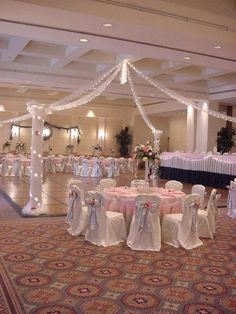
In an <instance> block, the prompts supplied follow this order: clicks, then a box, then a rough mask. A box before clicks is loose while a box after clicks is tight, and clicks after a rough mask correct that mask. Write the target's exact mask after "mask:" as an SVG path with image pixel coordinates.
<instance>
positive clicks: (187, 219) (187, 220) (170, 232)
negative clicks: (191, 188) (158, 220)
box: [161, 194, 203, 249]
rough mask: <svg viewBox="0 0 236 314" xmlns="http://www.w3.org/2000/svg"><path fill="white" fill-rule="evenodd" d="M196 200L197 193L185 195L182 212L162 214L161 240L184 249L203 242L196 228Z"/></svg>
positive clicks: (197, 200)
mask: <svg viewBox="0 0 236 314" xmlns="http://www.w3.org/2000/svg"><path fill="white" fill-rule="evenodd" d="M198 202H199V195H198V194H190V195H187V196H186V197H185V200H184V211H183V213H176V214H166V215H164V217H163V220H162V233H161V237H162V241H163V242H165V243H167V244H169V245H172V246H174V247H176V248H179V247H183V248H185V249H193V248H196V247H198V246H200V245H202V244H203V243H202V241H201V240H200V239H199V235H198V228H197V218H198V214H197V211H198Z"/></svg>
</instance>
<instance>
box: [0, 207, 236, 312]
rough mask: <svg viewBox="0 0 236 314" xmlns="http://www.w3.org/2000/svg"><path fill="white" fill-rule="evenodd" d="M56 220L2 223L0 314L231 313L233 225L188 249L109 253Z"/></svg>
mask: <svg viewBox="0 0 236 314" xmlns="http://www.w3.org/2000/svg"><path fill="white" fill-rule="evenodd" d="M61 221H62V220H59V219H56V220H55V222H54V221H53V219H50V218H49V219H48V218H45V220H44V221H42V220H39V221H37V219H33V220H32V221H28V220H24V221H23V222H21V221H20V222H18V223H15V224H14V225H10V224H4V225H3V224H2V225H0V261H1V263H0V268H1V269H0V274H1V275H0V313H1V314H13V313H14V314H15V313H16V314H24V313H27V314H77V313H86V314H97V313H103V314H115V313H118V314H123V313H124V314H136V313H142V314H154V313H161V314H177V313H184V314H210V313H211V314H222V313H227V314H232V313H236V221H233V220H231V219H229V218H228V217H227V216H226V214H225V210H221V213H220V215H219V216H218V222H217V235H216V237H215V239H213V240H210V239H209V240H207V239H206V240H204V245H203V246H200V247H198V248H196V249H194V250H189V251H188V250H184V249H176V248H173V247H171V246H168V245H165V244H164V243H162V248H161V251H160V252H145V251H132V250H131V249H129V248H128V247H127V246H126V245H125V244H121V245H119V246H113V247H108V248H103V247H97V246H94V245H92V244H90V243H89V242H86V241H85V240H84V238H83V237H82V236H79V237H72V236H71V235H69V234H68V233H67V227H68V226H67V225H65V224H64V223H62V222H61Z"/></svg>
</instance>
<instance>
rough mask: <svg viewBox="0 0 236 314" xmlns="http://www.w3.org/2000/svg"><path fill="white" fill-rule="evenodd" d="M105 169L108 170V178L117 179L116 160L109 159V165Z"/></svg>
mask: <svg viewBox="0 0 236 314" xmlns="http://www.w3.org/2000/svg"><path fill="white" fill-rule="evenodd" d="M105 169H106V175H107V177H108V178H112V177H116V168H115V159H114V158H108V159H107V165H106V167H105Z"/></svg>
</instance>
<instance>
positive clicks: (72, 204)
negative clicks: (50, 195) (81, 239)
mask: <svg viewBox="0 0 236 314" xmlns="http://www.w3.org/2000/svg"><path fill="white" fill-rule="evenodd" d="M86 217H87V207H85V206H82V203H81V190H80V188H79V187H78V186H77V185H72V186H70V192H69V200H68V212H67V216H66V223H68V224H69V225H70V227H69V229H67V231H68V232H69V233H70V234H71V235H73V236H77V235H80V234H82V235H84V234H85V231H86Z"/></svg>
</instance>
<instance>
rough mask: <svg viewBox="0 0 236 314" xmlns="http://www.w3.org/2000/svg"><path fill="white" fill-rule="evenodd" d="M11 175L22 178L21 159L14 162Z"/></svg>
mask: <svg viewBox="0 0 236 314" xmlns="http://www.w3.org/2000/svg"><path fill="white" fill-rule="evenodd" d="M11 175H12V176H15V177H21V176H22V168H21V160H20V158H16V159H15V160H14V162H13V167H12V173H11Z"/></svg>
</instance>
